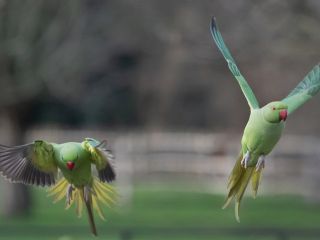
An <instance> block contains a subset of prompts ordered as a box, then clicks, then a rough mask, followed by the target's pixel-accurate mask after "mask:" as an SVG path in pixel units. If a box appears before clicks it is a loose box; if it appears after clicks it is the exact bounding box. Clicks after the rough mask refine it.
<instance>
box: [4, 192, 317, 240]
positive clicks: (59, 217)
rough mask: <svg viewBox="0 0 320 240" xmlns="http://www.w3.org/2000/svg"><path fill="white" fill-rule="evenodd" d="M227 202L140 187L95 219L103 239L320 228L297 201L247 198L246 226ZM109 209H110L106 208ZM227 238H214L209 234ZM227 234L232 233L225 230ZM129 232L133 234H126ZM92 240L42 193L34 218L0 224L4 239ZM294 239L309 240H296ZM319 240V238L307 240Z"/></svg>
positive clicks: (313, 213)
mask: <svg viewBox="0 0 320 240" xmlns="http://www.w3.org/2000/svg"><path fill="white" fill-rule="evenodd" d="M223 200H224V197H223V196H217V195H211V194H205V193H190V192H178V191H172V190H171V191H170V190H161V191H156V190H150V189H149V190H148V189H146V188H143V189H142V188H137V189H136V190H135V192H134V197H133V201H132V204H131V206H130V207H129V206H125V207H123V208H121V209H120V208H119V209H115V210H113V211H111V212H110V211H105V213H107V214H106V215H108V219H107V221H106V222H104V221H101V220H100V219H98V218H96V220H97V225H98V232H99V233H100V237H99V239H122V238H121V237H120V236H121V234H120V232H122V236H125V235H126V234H127V235H128V236H130V234H131V231H132V232H133V233H134V235H133V237H132V238H130V239H140V240H142V239H155V240H158V239H159V240H160V239H170V240H171V239H172V240H173V239H175V240H180V239H181V240H189V239H190V240H191V239H200V240H207V239H222V240H231V239H240V240H242V239H243V240H244V239H246V240H251V239H252V240H253V239H260V240H269V239H281V238H276V235H268V234H267V235H265V236H257V235H254V234H250V232H249V234H248V233H246V234H240V235H235V234H225V232H226V231H228V229H229V228H230V229H234V228H235V229H236V230H240V231H241V230H246V229H248V228H253V229H255V228H264V229H265V228H267V229H268V228H276V229H284V228H285V229H293V230H294V229H296V228H299V229H313V228H319V229H320V204H308V203H306V202H305V201H304V200H303V199H302V198H300V197H295V196H275V197H265V196H263V197H258V198H257V200H253V199H251V198H246V199H245V201H244V202H243V205H242V208H241V210H242V211H241V223H240V224H239V223H237V222H236V221H235V219H234V215H233V214H234V212H233V207H230V208H229V209H227V210H221V205H222V203H223ZM106 210H107V209H106ZM208 229H209V230H210V229H211V230H212V229H217V231H220V230H221V229H222V233H215V234H213V235H211V234H210V233H207V232H206V231H207V230H208ZM226 229H227V230H226ZM126 230H128V232H127V233H126ZM88 238H91V234H90V233H89V229H88V226H87V220H86V218H85V216H84V217H83V218H81V219H78V218H77V217H76V215H75V212H74V209H70V210H68V211H65V210H64V203H63V202H60V203H57V204H52V199H51V198H48V197H46V193H45V191H43V190H36V189H35V190H34V208H33V210H32V214H31V215H30V217H25V218H19V219H4V218H3V217H1V219H0V239H9V240H11V239H24V240H28V239H43V240H46V239H48V240H49V239H50V240H51V239H59V240H76V239H79V240H82V239H88ZM127 239H129V238H127ZM290 239H304V238H300V237H298V236H297V237H295V238H294V237H293V238H290ZM308 239H318V238H312V237H310V238H308Z"/></svg>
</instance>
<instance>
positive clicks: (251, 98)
mask: <svg viewBox="0 0 320 240" xmlns="http://www.w3.org/2000/svg"><path fill="white" fill-rule="evenodd" d="M210 29H211V34H212V37H213V40H214V41H215V43H216V44H217V46H218V48H219V50H220V51H221V53H222V55H223V56H224V58H225V59H226V61H227V63H228V67H229V69H230V71H231V72H232V74H233V75H234V76H235V78H236V79H237V81H238V83H239V85H240V88H241V90H242V92H243V94H244V96H245V97H246V99H247V102H248V104H249V106H250V108H251V109H256V108H259V103H258V101H257V99H256V97H255V95H254V93H253V92H252V89H251V88H250V86H249V84H248V83H247V81H246V80H245V78H244V77H243V76H242V74H241V73H240V71H239V69H238V67H237V65H236V62H235V60H234V59H233V57H232V56H231V53H230V51H229V49H228V48H227V46H226V44H225V43H224V41H223V38H222V36H221V33H220V31H219V29H218V26H217V23H216V21H215V18H214V17H213V18H212V21H211V26H210Z"/></svg>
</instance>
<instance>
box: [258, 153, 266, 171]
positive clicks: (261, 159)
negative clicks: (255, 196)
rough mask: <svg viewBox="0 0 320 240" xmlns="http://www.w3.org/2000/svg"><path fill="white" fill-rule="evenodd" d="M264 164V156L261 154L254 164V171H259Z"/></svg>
mask: <svg viewBox="0 0 320 240" xmlns="http://www.w3.org/2000/svg"><path fill="white" fill-rule="evenodd" d="M264 166H265V157H264V156H263V155H261V156H260V157H259V159H258V162H257V164H256V171H260V170H262V169H263V168H264Z"/></svg>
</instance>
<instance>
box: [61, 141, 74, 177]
mask: <svg viewBox="0 0 320 240" xmlns="http://www.w3.org/2000/svg"><path fill="white" fill-rule="evenodd" d="M60 156H61V160H62V161H63V163H64V165H65V167H66V168H67V169H68V170H70V171H72V170H73V169H74V167H75V165H76V161H77V159H78V149H77V147H75V146H72V145H71V146H70V145H68V146H65V147H63V148H62V149H61V151H60Z"/></svg>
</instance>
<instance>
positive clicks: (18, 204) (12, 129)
mask: <svg viewBox="0 0 320 240" xmlns="http://www.w3.org/2000/svg"><path fill="white" fill-rule="evenodd" d="M0 132H1V137H0V140H1V143H3V144H7V145H15V144H20V143H22V141H23V140H24V131H23V130H22V129H21V128H20V126H19V123H18V121H17V119H15V116H14V115H11V114H10V113H9V112H0ZM1 184H2V185H3V190H4V191H3V194H1V197H2V198H3V200H2V206H1V212H2V214H3V215H5V216H6V217H14V216H21V215H26V214H28V213H29V210H30V206H31V196H30V192H29V189H28V187H27V186H25V185H23V184H18V183H10V182H9V181H7V180H4V179H3V178H1Z"/></svg>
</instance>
